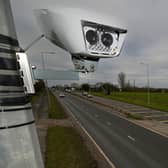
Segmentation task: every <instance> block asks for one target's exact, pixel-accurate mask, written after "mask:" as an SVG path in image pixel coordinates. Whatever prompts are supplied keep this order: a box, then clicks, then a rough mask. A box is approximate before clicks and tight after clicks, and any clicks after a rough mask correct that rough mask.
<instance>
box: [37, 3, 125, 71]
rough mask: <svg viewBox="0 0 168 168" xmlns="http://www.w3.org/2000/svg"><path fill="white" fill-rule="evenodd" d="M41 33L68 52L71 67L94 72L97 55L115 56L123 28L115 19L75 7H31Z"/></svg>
mask: <svg viewBox="0 0 168 168" xmlns="http://www.w3.org/2000/svg"><path fill="white" fill-rule="evenodd" d="M35 14H36V17H37V20H38V25H39V26H40V27H41V30H42V32H43V34H44V36H45V37H46V38H47V39H49V40H50V41H51V42H52V43H54V44H55V45H57V46H59V47H61V48H62V49H64V50H66V51H68V52H69V53H70V54H71V57H72V61H73V63H74V66H75V69H76V70H79V71H83V72H94V71H95V69H96V66H97V64H98V61H99V59H100V58H112V57H116V56H119V54H120V52H121V49H122V46H123V43H124V39H125V35H126V33H127V30H126V29H122V28H121V24H119V23H117V22H116V20H117V19H116V18H113V17H109V16H106V15H104V14H97V13H94V12H93V11H88V10H82V9H79V8H63V7H60V6H59V7H58V8H54V9H38V10H35Z"/></svg>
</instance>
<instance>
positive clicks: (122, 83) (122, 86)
mask: <svg viewBox="0 0 168 168" xmlns="http://www.w3.org/2000/svg"><path fill="white" fill-rule="evenodd" d="M118 84H119V87H120V89H121V90H123V89H125V88H126V85H127V84H126V74H125V73H124V72H120V73H119V74H118Z"/></svg>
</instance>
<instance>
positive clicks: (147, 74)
mask: <svg viewBox="0 0 168 168" xmlns="http://www.w3.org/2000/svg"><path fill="white" fill-rule="evenodd" d="M141 64H143V65H145V66H146V77H147V103H148V105H149V104H150V102H151V101H150V78H149V64H146V63H143V62H141Z"/></svg>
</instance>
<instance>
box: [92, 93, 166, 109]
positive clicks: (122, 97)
mask: <svg viewBox="0 0 168 168" xmlns="http://www.w3.org/2000/svg"><path fill="white" fill-rule="evenodd" d="M92 94H93V95H95V96H100V97H105V98H109V99H113V100H118V101H122V102H126V103H130V104H135V105H140V106H144V107H149V108H152V109H156V110H161V111H167V112H168V102H167V100H168V93H152V92H151V93H150V104H148V103H147V94H146V93H144V92H143V93H139V92H112V93H111V94H110V95H104V94H103V93H100V92H93V93H92Z"/></svg>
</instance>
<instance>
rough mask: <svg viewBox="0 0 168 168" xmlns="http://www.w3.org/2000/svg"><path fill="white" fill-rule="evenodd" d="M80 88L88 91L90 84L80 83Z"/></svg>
mask: <svg viewBox="0 0 168 168" xmlns="http://www.w3.org/2000/svg"><path fill="white" fill-rule="evenodd" d="M81 89H82V90H84V91H86V92H88V91H89V90H90V86H89V84H87V83H84V84H82V86H81Z"/></svg>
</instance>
